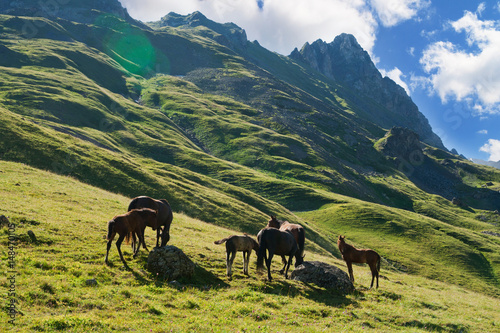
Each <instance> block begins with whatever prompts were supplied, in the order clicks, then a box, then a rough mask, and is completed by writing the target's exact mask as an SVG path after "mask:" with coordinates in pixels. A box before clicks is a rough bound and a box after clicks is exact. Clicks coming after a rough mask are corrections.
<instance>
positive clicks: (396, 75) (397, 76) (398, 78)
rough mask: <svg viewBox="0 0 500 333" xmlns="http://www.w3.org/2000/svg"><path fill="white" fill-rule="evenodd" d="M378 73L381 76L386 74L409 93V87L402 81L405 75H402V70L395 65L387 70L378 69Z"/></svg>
mask: <svg viewBox="0 0 500 333" xmlns="http://www.w3.org/2000/svg"><path fill="white" fill-rule="evenodd" d="M380 73H381V74H382V76H387V77H389V78H390V79H391V80H393V81H394V82H396V83H397V84H399V85H400V86H401V87H403V89H404V90H406V93H407V94H408V95H410V89H409V88H408V85H407V84H406V83H405V82H404V81H403V78H404V77H405V75H403V72H401V70H400V69H399V68H397V67H395V68H394V69H393V70H391V71H389V72H387V71H385V70H383V69H381V70H380Z"/></svg>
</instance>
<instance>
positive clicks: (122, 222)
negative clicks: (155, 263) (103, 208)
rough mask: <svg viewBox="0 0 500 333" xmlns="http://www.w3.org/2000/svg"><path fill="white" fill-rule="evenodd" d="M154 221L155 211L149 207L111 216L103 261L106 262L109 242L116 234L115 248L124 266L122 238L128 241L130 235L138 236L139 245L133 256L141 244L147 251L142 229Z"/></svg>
mask: <svg viewBox="0 0 500 333" xmlns="http://www.w3.org/2000/svg"><path fill="white" fill-rule="evenodd" d="M153 223H156V211H154V210H152V209H149V208H142V209H132V210H131V211H129V212H128V213H125V214H122V215H117V216H115V217H113V219H112V220H111V221H109V222H108V236H107V237H106V239H107V241H108V243H107V245H106V258H105V260H104V261H105V262H106V264H108V254H109V249H110V247H111V242H112V241H113V239H114V238H115V235H116V234H118V235H119V237H118V240H117V241H116V248H117V249H118V254H119V255H120V259H121V260H122V261H123V263H124V264H125V266H127V263H126V262H125V259H123V255H122V251H121V249H120V246H121V244H122V242H123V239H125V238H126V242H127V243H128V242H129V241H130V238H131V236H132V235H134V234H136V235H137V236H138V238H139V246H137V249H136V250H135V251H134V258H135V257H136V255H137V252H139V249H140V247H141V243H142V246H143V247H144V249H146V251H149V250H148V248H147V247H146V243H145V242H144V229H146V226H147V225H149V224H153Z"/></svg>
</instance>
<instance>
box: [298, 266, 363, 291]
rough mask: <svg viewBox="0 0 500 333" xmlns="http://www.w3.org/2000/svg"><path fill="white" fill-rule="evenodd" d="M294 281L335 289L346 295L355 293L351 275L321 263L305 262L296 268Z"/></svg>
mask: <svg viewBox="0 0 500 333" xmlns="http://www.w3.org/2000/svg"><path fill="white" fill-rule="evenodd" d="M292 280H298V281H302V282H306V283H314V284H315V285H317V286H319V287H323V288H327V289H335V290H337V291H338V292H339V293H341V294H343V295H345V294H348V293H351V292H353V291H354V285H353V284H352V282H351V280H349V275H347V273H346V272H344V271H343V270H341V269H340V268H338V267H335V266H332V265H329V264H326V263H324V262H320V261H305V262H304V263H303V264H302V265H299V266H298V267H295V269H294V270H293V272H292Z"/></svg>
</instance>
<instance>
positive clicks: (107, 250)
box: [104, 238, 113, 265]
mask: <svg viewBox="0 0 500 333" xmlns="http://www.w3.org/2000/svg"><path fill="white" fill-rule="evenodd" d="M112 241H113V238H111V239H110V240H109V241H108V244H107V245H106V258H105V259H104V262H105V263H106V265H107V264H108V254H109V249H110V248H111V242H112Z"/></svg>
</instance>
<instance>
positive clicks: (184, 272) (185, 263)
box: [148, 245, 195, 281]
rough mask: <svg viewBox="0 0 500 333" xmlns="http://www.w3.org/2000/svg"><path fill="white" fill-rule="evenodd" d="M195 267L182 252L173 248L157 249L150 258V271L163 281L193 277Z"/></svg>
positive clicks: (150, 254)
mask: <svg viewBox="0 0 500 333" xmlns="http://www.w3.org/2000/svg"><path fill="white" fill-rule="evenodd" d="M194 268H195V265H194V263H193V262H192V261H191V259H189V258H188V256H186V255H185V254H184V252H182V250H181V249H179V248H177V247H175V246H172V245H167V246H162V247H155V248H154V249H153V250H152V251H151V252H149V256H148V270H149V271H150V272H151V273H153V274H155V275H157V276H158V278H160V279H163V280H168V281H172V280H176V279H179V278H181V277H187V278H189V277H192V276H193V275H194Z"/></svg>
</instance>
